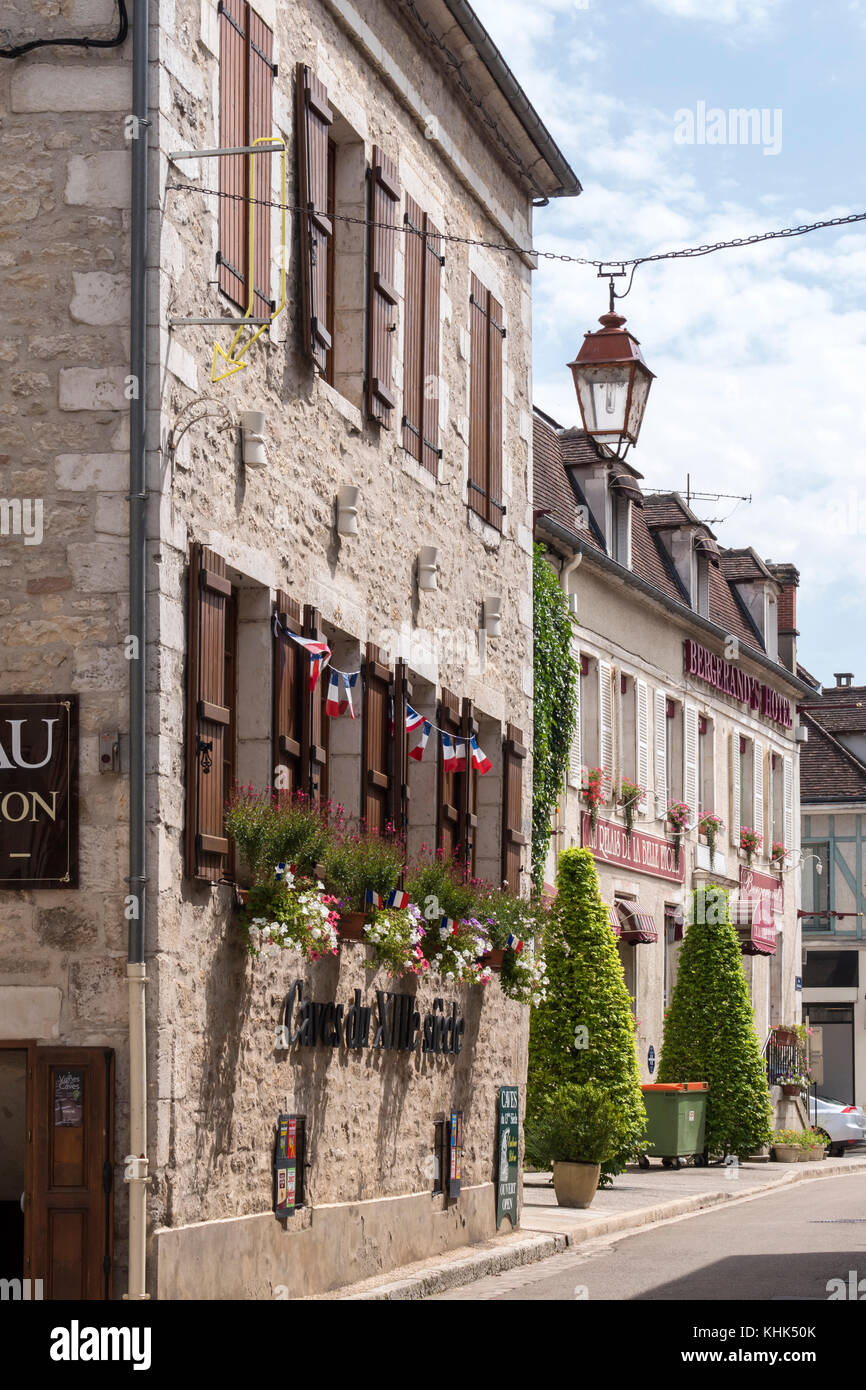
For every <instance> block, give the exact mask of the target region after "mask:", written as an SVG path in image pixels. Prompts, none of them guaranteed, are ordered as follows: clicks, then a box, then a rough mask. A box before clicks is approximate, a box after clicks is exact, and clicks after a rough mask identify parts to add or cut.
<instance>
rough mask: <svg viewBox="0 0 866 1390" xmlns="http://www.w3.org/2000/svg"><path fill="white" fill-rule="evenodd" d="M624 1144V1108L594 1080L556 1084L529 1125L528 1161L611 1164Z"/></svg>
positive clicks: (536, 1163) (545, 1164) (540, 1164)
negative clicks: (562, 1084)
mask: <svg viewBox="0 0 866 1390" xmlns="http://www.w3.org/2000/svg"><path fill="white" fill-rule="evenodd" d="M621 1144H622V1111H621V1110H620V1109H619V1108H618V1107H617V1106H616V1105H615V1104H614V1103H613V1101H612V1100H611V1099H610V1097H609V1096H608V1095H607V1094H606V1092H605V1091H604V1090H603V1089H602V1087H601V1086H598V1085H596V1084H595V1083H594V1082H591V1081H590V1082H587V1084H586V1085H585V1086H578V1085H576V1084H575V1083H574V1082H569V1083H567V1084H566V1085H564V1086H559V1087H557V1089H556V1090H555V1091H553V1092H551V1094H550V1096H549V1097H548V1098H547V1100H546V1101H545V1103H544V1104H543V1106H542V1107H541V1110H540V1111H539V1113H538V1115H537V1116H536V1117H535V1118H534V1120H532V1121H531V1122H528V1123H527V1126H526V1161H527V1163H529V1164H531V1165H532V1167H534V1168H542V1169H544V1168H552V1166H553V1164H554V1163H608V1162H609V1161H610V1160H611V1159H612V1158H613V1156H614V1154H615V1153H616V1151H617V1149H618V1148H619V1147H620V1146H621Z"/></svg>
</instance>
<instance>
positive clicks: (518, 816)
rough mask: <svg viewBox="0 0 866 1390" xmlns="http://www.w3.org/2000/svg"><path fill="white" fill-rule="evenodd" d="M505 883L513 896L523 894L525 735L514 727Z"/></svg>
mask: <svg viewBox="0 0 866 1390" xmlns="http://www.w3.org/2000/svg"><path fill="white" fill-rule="evenodd" d="M503 754H504V756H503V778H502V782H503V811H502V881H503V884H505V885H507V887H508V891H509V892H510V893H517V894H519V893H520V869H521V861H522V849H523V846H524V845H525V844H526V836H525V835H524V834H523V763H524V759H525V758H526V747H525V745H524V742H523V734H522V733H521V731H520V730H519V729H518V728H517V727H516V725H514V724H509V725H508V726H507V729H506V737H505V745H504V748H503Z"/></svg>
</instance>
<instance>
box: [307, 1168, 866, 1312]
mask: <svg viewBox="0 0 866 1390" xmlns="http://www.w3.org/2000/svg"><path fill="white" fill-rule="evenodd" d="M783 1166H790V1168H791V1169H792V1171H791V1172H786V1173H780V1174H779V1175H778V1177H773V1178H772V1179H771V1180H769V1181H767V1182H762V1183H760V1184H758V1183H755V1184H753V1185H752V1186H751V1187H746V1188H745V1190H744V1189H743V1188H742V1187H738V1186H737V1184H735V1183H731V1185H730V1188H717V1189H715V1190H714V1191H711V1192H698V1193H693V1194H692V1195H691V1196H689V1197H680V1198H677V1199H675V1200H673V1201H669V1202H659V1203H657V1204H656V1205H655V1206H651V1207H642V1208H641V1207H639V1208H637V1209H636V1210H633V1211H627V1212H619V1213H617V1214H615V1215H611V1216H600V1217H598V1219H597V1220H594V1221H591V1222H587V1224H586V1225H585V1226H582V1227H581V1228H580V1229H579V1230H577V1231H568V1232H564V1231H556V1232H544V1233H541V1232H533V1231H532V1228H531V1227H529V1226H523V1227H522V1228H521V1230H522V1232H524V1233H525V1238H524V1239H522V1240H515V1241H514V1242H509V1244H507V1245H503V1247H502V1248H501V1249H498V1250H483V1251H476V1252H470V1253H468V1254H464V1255H459V1256H455V1257H454V1258H451V1259H449V1260H448V1263H447V1264H443V1265H440V1266H438V1267H436V1268H434V1269H424V1270H421V1271H419V1272H418V1273H417V1274H412V1275H408V1276H407V1277H404V1278H402V1279H394V1280H391V1281H390V1282H388V1283H382V1284H377V1285H375V1286H373V1287H369V1288H367V1289H365V1290H364V1291H363V1292H358V1293H352V1292H350V1290H349V1289H346V1290H344V1291H342V1292H341V1291H340V1290H335V1291H334V1292H333V1293H331V1294H326V1295H321V1294H319V1295H317V1297H319V1298H321V1297H326V1298H331V1299H335V1300H339V1301H341V1302H386V1301H391V1300H393V1301H398V1300H406V1299H423V1298H429V1297H430V1296H431V1295H432V1294H437V1293H444V1292H445V1290H446V1289H455V1288H460V1287H462V1286H463V1285H465V1284H471V1283H474V1282H475V1281H476V1280H477V1279H483V1278H485V1277H486V1276H487V1275H488V1274H501V1273H504V1271H505V1270H507V1269H515V1268H517V1267H518V1266H519V1265H528V1264H535V1263H537V1262H538V1261H539V1260H548V1259H550V1258H551V1257H552V1256H554V1255H561V1254H562V1253H563V1252H564V1251H565V1250H567V1249H573V1248H574V1247H576V1246H579V1245H584V1244H586V1242H588V1241H590V1240H596V1239H598V1238H599V1237H600V1236H605V1235H611V1234H613V1233H616V1232H627V1231H638V1230H641V1229H642V1228H643V1227H645V1226H651V1225H655V1224H656V1223H658V1222H661V1221H668V1220H671V1219H672V1218H674V1217H677V1216H688V1215H691V1214H692V1213H695V1212H699V1211H702V1210H704V1209H707V1208H710V1207H716V1206H722V1205H723V1204H724V1203H725V1202H730V1201H738V1200H739V1201H746V1200H750V1199H753V1198H756V1197H761V1196H763V1195H764V1193H765V1192H775V1191H777V1190H778V1189H779V1188H780V1187H790V1186H792V1185H793V1184H794V1183H799V1182H806V1181H808V1180H809V1179H812V1180H815V1179H821V1178H837V1177H844V1176H845V1175H846V1174H848V1173H863V1172H866V1158H862V1159H858V1160H855V1161H854V1162H851V1161H849V1162H848V1163H844V1164H842V1163H834V1162H833V1161H832V1160H827V1159H825V1160H824V1161H823V1162H822V1163H821V1165H820V1167H819V1165H818V1164H817V1163H816V1164H814V1165H813V1164H811V1163H810V1164H809V1165H808V1166H806V1165H805V1164H803V1165H796V1164H790V1165H783ZM525 1214H526V1209H525V1208H524V1216H525ZM350 1287H351V1286H350Z"/></svg>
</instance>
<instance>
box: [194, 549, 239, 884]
mask: <svg viewBox="0 0 866 1390" xmlns="http://www.w3.org/2000/svg"><path fill="white" fill-rule="evenodd" d="M233 627H234V605H233V602H232V587H231V584H230V583H229V581H228V579H227V578H226V564H225V560H223V559H222V558H221V557H220V556H219V555H217V554H215V553H214V551H212V550H208V549H207V547H205V546H203V545H200V544H199V543H198V542H195V543H194V544H193V546H192V548H191V552H190V565H189V645H188V648H187V749H186V871H187V873H188V874H189V875H190V876H191V877H193V878H202V879H207V880H209V881H210V882H211V883H216V882H217V881H218V880H219V879H221V878H225V877H226V875H227V872H228V867H229V863H228V856H229V842H228V840H227V838H226V834H225V828H224V823H223V811H224V805H225V800H226V797H227V796H228V794H229V792H230V791H231V782H232V767H233V757H234V747H233V744H234V695H233V683H234V682H233V676H234V673H233V670H232V660H231V653H232V651H233Z"/></svg>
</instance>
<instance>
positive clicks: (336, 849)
mask: <svg viewBox="0 0 866 1390" xmlns="http://www.w3.org/2000/svg"><path fill="white" fill-rule="evenodd" d="M322 862H323V867H324V875H323V877H324V882H325V887H326V889H327V890H328V892H329V893H333V894H334V896H335V897H336V898H337V899H339V902H340V906H341V908H344V909H345V910H346V911H348V912H363V910H364V906H365V895H366V892H367V889H368V888H372V889H373V891H374V892H375V893H378V894H379V896H380V897H381V898H382V899H383V900H384V899H385V897H386V896H387V894H388V893H390V891H391V889H392V888H396V887H397V884H398V883H399V881H400V874H401V872H402V870H403V842H402V840H401V839H400V838H399V837H398V836H396V835H378V834H377V833H376V832H375V831H367V830H364V828H363V827H361V826H354V827H353V826H351V825H350V826H347V827H345V828H344V829H342V830H340V831H339V832H338V833H336V834H335V835H333V836H332V837H331V839H330V840H329V841H328V842H327V843H326V844H325V846H324V848H323V857H322Z"/></svg>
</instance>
